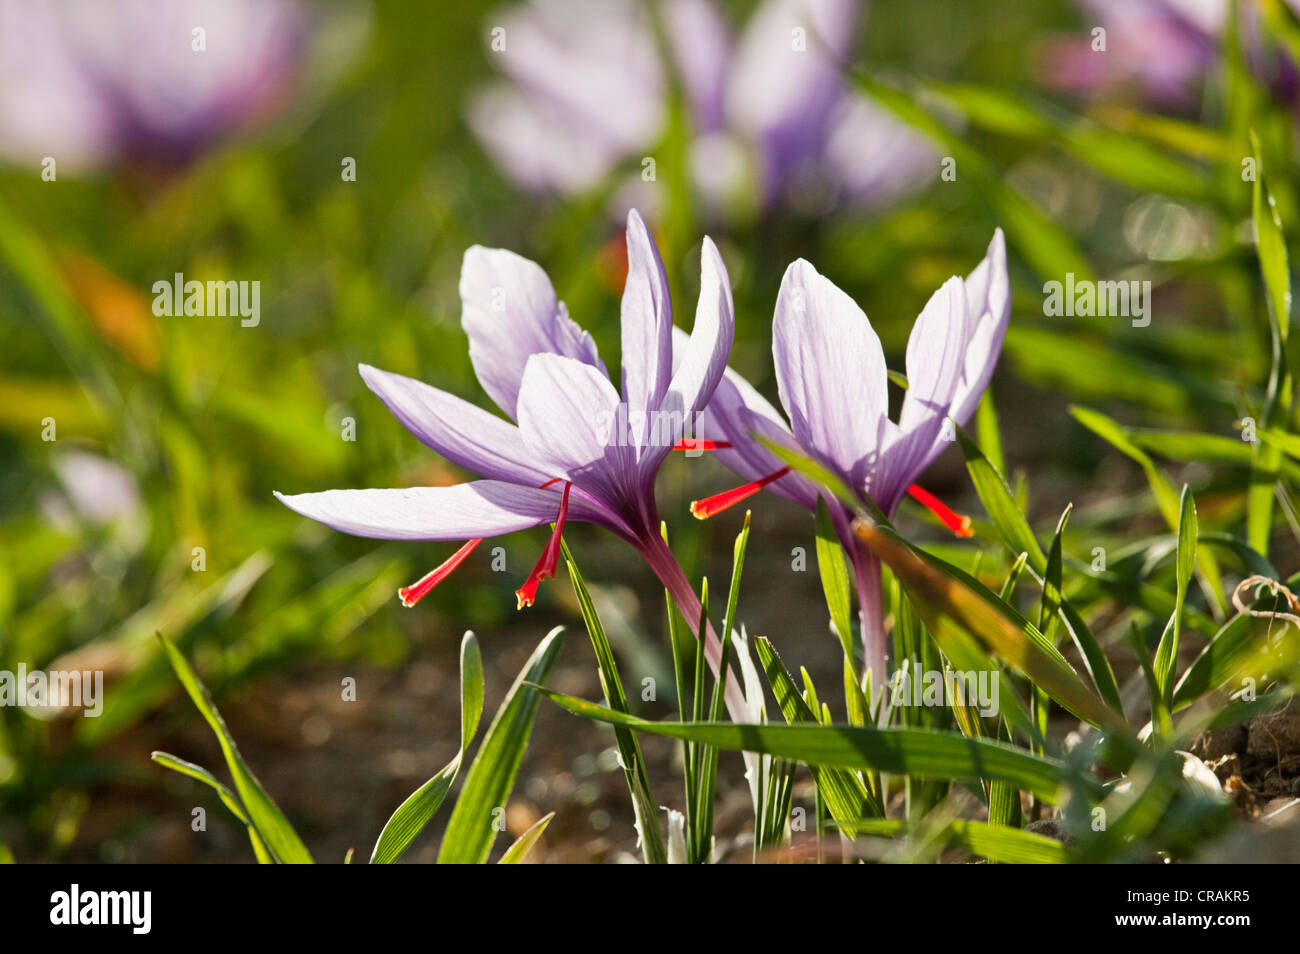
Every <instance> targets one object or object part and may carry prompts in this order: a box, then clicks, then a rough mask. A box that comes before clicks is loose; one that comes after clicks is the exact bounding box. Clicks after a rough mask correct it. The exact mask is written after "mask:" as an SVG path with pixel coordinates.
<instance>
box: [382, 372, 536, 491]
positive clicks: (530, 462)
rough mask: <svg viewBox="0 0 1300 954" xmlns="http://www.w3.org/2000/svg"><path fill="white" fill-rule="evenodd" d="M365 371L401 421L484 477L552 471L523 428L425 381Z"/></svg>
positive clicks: (515, 478) (519, 477) (531, 478)
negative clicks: (526, 440) (540, 459)
mask: <svg viewBox="0 0 1300 954" xmlns="http://www.w3.org/2000/svg"><path fill="white" fill-rule="evenodd" d="M359 370H360V371H361V377H362V379H363V380H364V381H365V382H366V386H367V387H368V388H370V390H371V391H373V392H374V393H375V394H376V395H378V397H379V399H380V400H381V401H383V402H384V403H385V404H386V405H388V409H389V410H390V411H392V412H393V415H394V416H395V417H396V418H397V419H398V420H399V421H401V422H402V425H403V426H404V427H405V428H406V429H407V430H409V431H410V432H411V433H412V434H414V435H415V436H416V437H418V438H419V439H420V440H421V441H422V442H423V443H424V444H426V445H427V446H429V447H431V448H433V449H434V450H435V451H437V452H438V453H439V454H441V455H442V456H443V457H445V458H447V459H448V460H449V461H451V462H452V463H453V464H457V465H458V466H460V467H464V468H465V469H466V470H469V471H472V472H473V473H475V474H478V475H479V476H482V477H489V478H492V479H494V480H508V481H512V482H516V483H521V484H525V485H529V486H536V485H538V484H541V483H543V482H545V481H546V480H548V479H549V478H550V477H551V476H553V475H551V474H548V473H547V472H546V471H545V470H543V469H542V466H541V465H540V464H539V463H538V462H537V461H536V460H535V459H534V458H533V455H532V454H531V453H529V451H528V448H527V447H526V446H525V444H524V438H523V435H522V434H520V433H519V428H517V427H515V426H514V425H513V424H511V423H510V422H508V421H503V420H502V419H501V418H499V417H497V416H496V415H495V414H490V413H488V412H487V411H485V410H483V409H482V408H480V407H477V406H475V405H473V404H470V403H469V402H468V401H464V400H462V399H461V398H458V397H456V396H455V395H454V394H448V393H447V392H446V391H440V390H439V389H438V388H435V387H430V386H429V385H427V384H425V383H424V382H423V381H417V380H415V379H414V378H408V377H404V376H403V375H400V374H392V373H391V372H388V371H380V370H379V369H378V368H372V367H370V365H367V364H363V365H361V366H360V368H359Z"/></svg>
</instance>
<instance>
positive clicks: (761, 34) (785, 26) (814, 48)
mask: <svg viewBox="0 0 1300 954" xmlns="http://www.w3.org/2000/svg"><path fill="white" fill-rule="evenodd" d="M857 9H858V4H857V2H856V0H767V2H766V3H764V4H763V5H762V6H761V7H759V9H758V11H757V12H756V13H755V14H754V15H753V16H752V17H751V18H750V21H749V24H748V26H747V27H746V29H745V32H744V34H743V35H742V36H741V39H740V43H739V44H738V46H737V49H736V55H735V60H734V64H733V66H732V73H731V76H730V78H729V83H728V89H727V118H728V121H729V124H730V125H731V126H732V128H734V129H735V130H737V131H738V132H740V133H741V134H743V135H744V136H746V137H747V138H749V139H750V140H752V141H753V142H755V143H757V145H758V147H759V149H760V151H761V153H762V156H763V162H764V181H765V193H766V196H767V198H768V199H769V200H771V199H773V198H774V197H775V196H776V194H777V193H778V192H779V191H780V190H781V189H782V188H783V187H786V186H788V185H789V184H790V183H791V182H792V181H794V180H797V178H798V177H799V175H800V173H801V172H803V171H805V170H804V169H803V167H804V166H805V164H807V163H809V162H812V161H815V160H816V159H817V158H818V154H819V152H820V150H821V148H822V144H823V143H824V142H825V139H826V135H827V132H828V129H829V124H830V119H831V114H832V112H833V110H834V109H835V105H836V103H838V102H839V99H840V97H841V96H842V95H843V83H842V81H841V79H840V75H839V69H838V64H839V63H840V62H842V61H843V59H844V57H845V55H846V54H847V52H848V48H849V46H850V44H851V43H852V41H853V23H854V21H855V19H856V17H857ZM796 30H801V31H803V32H802V34H801V35H800V36H801V39H802V48H797V47H796V41H795V31H796Z"/></svg>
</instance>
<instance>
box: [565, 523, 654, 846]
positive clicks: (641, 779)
mask: <svg viewBox="0 0 1300 954" xmlns="http://www.w3.org/2000/svg"><path fill="white" fill-rule="evenodd" d="M560 545H561V547H563V549H564V560H565V564H566V565H567V566H568V569H569V582H570V583H571V584H572V585H573V593H574V595H575V596H576V597H577V598H578V607H579V609H580V610H581V611H582V621H583V623H584V624H585V625H586V627H587V635H588V636H589V637H590V638H591V648H592V650H593V651H594V652H595V654H596V667H597V670H598V672H599V674H600V685H601V688H602V689H604V691H605V701H606V702H607V703H608V704H609V707H610V708H611V709H614V710H615V711H617V712H630V711H631V710H630V709H629V708H628V704H627V693H626V691H625V690H624V689H623V680H622V679H621V678H620V677H619V674H618V663H617V662H616V661H615V659H614V650H613V648H612V647H611V646H610V644H609V637H608V636H607V635H606V633H605V627H604V624H602V623H601V621H600V616H599V614H598V613H597V612H596V604H595V602H594V601H593V600H592V598H591V593H590V591H589V590H588V589H587V584H586V581H585V580H584V579H583V577H582V573H581V571H579V569H578V564H577V562H576V561H575V560H574V559H573V554H572V553H571V552H569V545H568V544H567V543H565V542H564V540H563V539H561V541H560ZM614 740H615V742H616V743H617V745H618V754H619V759H620V761H621V762H622V764H623V777H624V779H625V780H626V781H627V787H628V792H629V793H630V794H631V796H632V811H633V814H634V815H635V817H636V826H637V831H638V833H639V834H640V842H641V852H642V855H643V857H644V858H645V861H646V864H651V865H661V864H667V862H668V851H667V848H666V847H665V845H664V838H663V831H662V830H661V829H660V827H659V815H658V812H657V811H656V809H655V800H654V796H653V795H652V794H651V791H650V776H649V774H648V773H647V772H646V768H645V758H644V757H643V756H642V754H641V745H640V743H639V742H637V738H636V735H635V734H634V733H632V732H630V731H628V730H627V729H622V728H616V729H615V730H614Z"/></svg>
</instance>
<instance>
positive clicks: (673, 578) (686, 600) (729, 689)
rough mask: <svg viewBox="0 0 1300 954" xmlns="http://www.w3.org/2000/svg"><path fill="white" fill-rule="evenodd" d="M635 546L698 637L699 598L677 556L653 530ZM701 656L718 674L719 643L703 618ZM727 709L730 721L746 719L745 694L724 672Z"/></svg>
mask: <svg viewBox="0 0 1300 954" xmlns="http://www.w3.org/2000/svg"><path fill="white" fill-rule="evenodd" d="M637 548H638V549H639V550H640V551H641V555H642V556H643V557H645V560H646V562H647V563H648V564H650V569H652V570H653V571H654V574H655V576H657V577H658V578H659V582H660V583H662V584H663V586H664V589H666V590H667V591H668V595H669V596H671V597H672V600H673V602H674V603H676V604H677V611H678V612H679V613H681V614H682V616H683V617H685V619H686V625H687V626H689V627H690V629H691V632H692V633H693V634H694V635H695V638H696V639H699V638H700V632H699V626H700V598H699V596H698V595H697V594H696V592H695V588H694V587H693V586H691V582H690V580H688V579H687V578H686V574H685V572H683V570H682V568H681V566H680V565H679V564H678V563H677V558H676V557H675V556H673V552H672V550H670V549H669V548H668V544H667V543H665V542H664V540H663V538H662V537H660V536H659V535H658V534H656V533H653V532H652V533H648V534H646V536H645V537H644V538H643V539H641V540H639V541H638V543H637ZM704 658H705V659H706V660H708V663H709V668H710V669H712V670H713V676H714V678H715V679H717V678H719V675H718V669H719V665H720V663H721V662H722V644H721V642H719V640H718V635H717V633H715V632H714V630H713V624H712V623H710V622H709V621H708V620H707V619H706V620H705V621H704ZM726 701H727V711H728V712H729V713H731V719H732V721H733V722H737V723H744V722H748V721H749V715H748V712H747V710H746V708H745V695H744V693H743V692H742V691H741V688H740V682H739V680H737V679H736V678H735V676H733V675H731V674H730V672H729V673H728V679H727V685H726Z"/></svg>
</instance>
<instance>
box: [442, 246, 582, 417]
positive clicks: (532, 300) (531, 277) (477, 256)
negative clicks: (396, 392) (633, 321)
mask: <svg viewBox="0 0 1300 954" xmlns="http://www.w3.org/2000/svg"><path fill="white" fill-rule="evenodd" d="M460 298H461V303H462V306H463V307H462V310H461V318H460V321H461V326H462V327H463V328H464V329H465V334H467V335H468V336H469V357H470V361H472V362H473V364H474V373H475V374H477V375H478V379H479V381H480V383H481V384H482V385H483V390H485V391H486V392H487V393H488V395H489V396H490V397H491V398H492V400H493V401H495V402H496V403H497V406H498V407H500V408H501V410H503V411H505V412H506V413H507V414H508V415H510V416H511V417H512V418H513V417H515V416H516V415H515V405H516V403H517V402H518V399H519V381H520V379H521V378H522V377H523V373H524V366H525V365H526V364H527V363H528V359H529V358H530V357H532V356H533V355H534V354H540V353H554V354H563V355H567V356H569V357H571V358H576V359H578V360H579V361H583V362H586V363H587V364H589V365H591V366H592V367H595V368H599V369H600V371H601V372H602V373H603V372H604V370H605V366H604V365H603V364H602V363H601V361H600V357H599V355H597V354H596V345H595V342H593V341H592V340H591V335H589V334H587V333H586V332H585V331H583V330H582V329H581V328H579V327H578V325H577V324H576V323H575V322H574V321H573V320H572V319H570V318H569V313H568V310H567V309H566V308H565V307H564V303H563V302H559V301H557V300H556V298H555V289H554V288H552V287H551V280H550V279H549V278H547V277H546V273H545V272H544V271H542V269H541V267H540V266H539V265H537V263H535V262H531V261H529V260H528V259H526V258H524V257H522V256H520V255H516V254H515V253H514V252H509V251H506V250H505V249H497V248H483V247H482V246H479V245H475V246H474V247H473V248H471V249H470V250H469V251H467V252H466V253H465V259H464V262H463V264H462V265H461V270H460Z"/></svg>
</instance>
